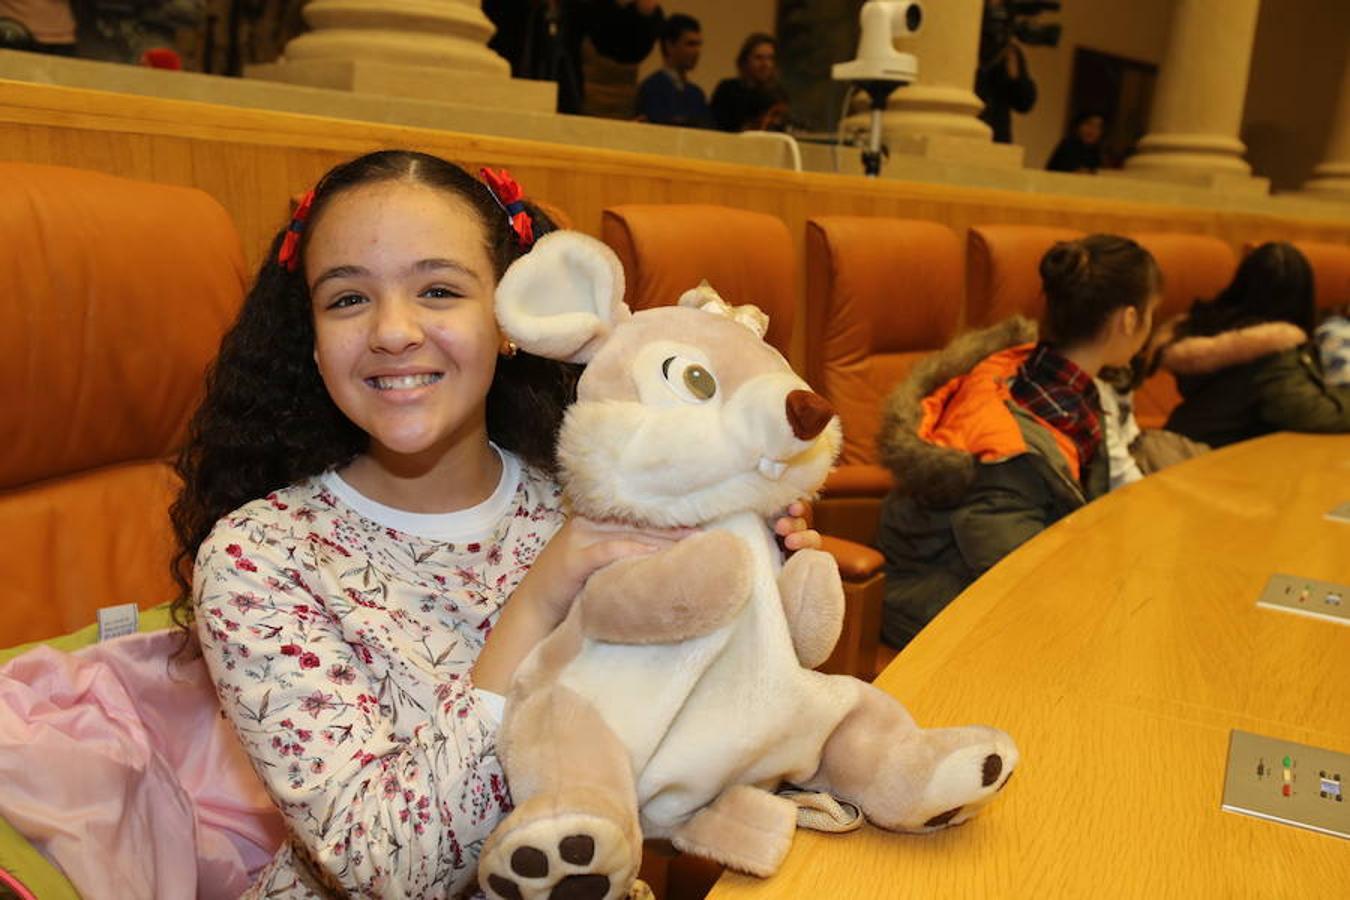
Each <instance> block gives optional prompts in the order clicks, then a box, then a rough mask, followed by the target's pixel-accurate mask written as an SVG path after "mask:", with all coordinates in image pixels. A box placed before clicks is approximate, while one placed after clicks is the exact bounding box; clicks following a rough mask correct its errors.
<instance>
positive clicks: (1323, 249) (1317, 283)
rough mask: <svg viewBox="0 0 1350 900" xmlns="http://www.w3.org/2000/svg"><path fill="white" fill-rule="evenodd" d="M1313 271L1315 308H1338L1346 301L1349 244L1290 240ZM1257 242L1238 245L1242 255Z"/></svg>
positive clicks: (1349, 277) (1349, 292) (1349, 283)
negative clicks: (1306, 259) (1242, 245)
mask: <svg viewBox="0 0 1350 900" xmlns="http://www.w3.org/2000/svg"><path fill="white" fill-rule="evenodd" d="M1293 243H1294V246H1295V247H1297V248H1298V249H1299V250H1300V251H1301V252H1302V253H1303V255H1304V256H1306V257H1307V258H1308V265H1310V266H1312V270H1313V287H1314V289H1315V290H1316V292H1317V308H1318V309H1322V310H1329V309H1340V308H1342V307H1345V306H1346V305H1347V304H1350V244H1330V243H1326V242H1324V241H1294V242H1293ZM1258 246H1259V244H1257V243H1256V242H1248V243H1247V244H1246V245H1245V246H1244V247H1243V248H1242V255H1243V256H1246V255H1247V254H1248V253H1251V252H1252V251H1253V250H1255V249H1256V248H1257V247H1258Z"/></svg>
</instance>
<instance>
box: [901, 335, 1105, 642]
mask: <svg viewBox="0 0 1350 900" xmlns="http://www.w3.org/2000/svg"><path fill="white" fill-rule="evenodd" d="M1035 340H1036V330H1035V326H1034V325H1033V324H1032V323H1031V322H1029V321H1027V320H1026V319H1022V318H1012V319H1009V320H1007V321H1006V322H1003V323H1001V324H999V325H995V326H994V327H992V328H988V329H985V330H983V331H978V332H973V333H971V334H968V335H964V336H963V337H961V338H958V339H957V340H956V341H954V342H953V343H952V344H951V345H950V346H948V347H947V348H946V349H945V350H943V351H941V352H939V353H935V354H933V355H932V356H930V357H928V358H927V359H925V360H924V361H923V362H921V363H920V364H919V365H918V366H916V367H915V369H914V371H913V372H912V373H911V374H910V376H909V377H908V378H906V379H905V381H904V382H902V383H901V384H900V386H899V387H897V388H896V389H895V391H894V392H893V393H892V394H891V396H890V398H889V399H888V400H887V403H886V411H885V419H884V421H883V424H882V431H881V436H880V439H879V440H880V445H881V454H882V459H883V460H884V462H885V463H886V465H887V466H889V467H890V469H891V470H892V471H893V472H894V473H895V477H896V484H897V485H898V487H897V488H896V490H895V491H894V492H892V494H891V495H890V496H889V497H887V498H886V500H885V502H884V503H883V505H882V512H881V526H880V530H879V532H878V538H877V541H878V544H877V545H878V547H879V549H880V550H881V551H882V553H883V554H884V555H885V557H886V605H885V613H884V620H883V627H882V632H883V635H884V637H885V638H886V641H887V642H888V643H891V644H893V645H895V646H898V647H899V646H904V645H905V644H906V643H907V642H908V641H909V640H910V638H912V637H914V635H915V634H917V633H918V631H919V629H921V628H922V627H923V626H924V625H926V624H928V622H930V621H931V620H932V619H933V617H934V616H936V615H937V614H938V613H939V612H941V611H942V610H943V609H944V608H945V607H946V606H947V604H948V603H950V602H951V601H952V600H953V599H955V597H956V595H957V594H959V593H961V591H963V590H965V589H966V588H967V587H968V586H969V585H970V584H971V583H972V582H974V581H975V579H976V578H978V577H980V575H981V574H983V573H984V572H985V571H986V570H987V569H989V568H990V567H991V566H993V565H994V564H995V563H997V562H998V561H999V560H1001V559H1002V558H1003V557H1005V556H1007V555H1008V554H1009V553H1011V552H1012V551H1013V550H1015V549H1017V548H1018V547H1019V546H1021V545H1022V544H1023V543H1025V542H1026V541H1028V540H1030V539H1031V538H1033V537H1035V536H1036V535H1037V534H1039V533H1040V532H1041V531H1043V530H1044V529H1045V528H1047V527H1049V526H1050V525H1051V524H1053V523H1054V522H1056V521H1058V520H1059V519H1061V518H1063V517H1064V516H1066V515H1068V514H1069V513H1071V512H1073V511H1074V510H1075V509H1078V508H1079V507H1080V506H1083V505H1084V504H1085V503H1087V502H1088V501H1089V500H1091V499H1093V498H1095V497H1098V496H1100V495H1101V494H1104V493H1106V491H1107V489H1108V487H1109V473H1108V468H1107V454H1106V451H1105V448H1104V447H1103V448H1102V450H1101V451H1100V452H1098V453H1097V454H1096V455H1095V456H1094V457H1093V459H1092V461H1091V462H1090V463H1089V465H1088V467H1087V470H1086V472H1082V473H1080V472H1079V471H1078V459H1077V451H1076V449H1074V447H1073V442H1072V441H1071V440H1070V439H1069V438H1068V437H1067V436H1066V435H1063V434H1061V433H1059V432H1058V431H1056V430H1055V429H1053V428H1051V427H1050V426H1049V425H1047V424H1046V423H1045V422H1043V421H1041V420H1039V419H1037V418H1036V417H1035V416H1033V415H1032V414H1031V413H1029V412H1027V411H1026V410H1024V409H1022V408H1021V407H1020V406H1018V405H1017V404H1016V403H1014V402H1013V401H1012V399H1011V396H1010V394H1009V391H1008V381H1009V380H1010V379H1011V378H1012V376H1013V375H1014V374H1016V372H1017V368H1018V366H1020V365H1021V363H1022V361H1023V360H1025V359H1026V357H1027V355H1028V354H1029V353H1030V352H1031V350H1032V349H1033V347H1034V342H1035ZM938 433H940V434H941V438H940V441H941V442H940V443H939V442H938V441H939V439H938V437H937V434H938ZM1080 476H1081V477H1080Z"/></svg>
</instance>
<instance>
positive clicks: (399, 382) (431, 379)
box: [370, 373, 441, 391]
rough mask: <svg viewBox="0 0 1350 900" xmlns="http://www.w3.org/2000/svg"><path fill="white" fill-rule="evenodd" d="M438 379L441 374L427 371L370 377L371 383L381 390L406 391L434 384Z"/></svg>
mask: <svg viewBox="0 0 1350 900" xmlns="http://www.w3.org/2000/svg"><path fill="white" fill-rule="evenodd" d="M440 380H441V376H440V375H439V374H436V373H427V374H425V375H386V376H382V377H380V378H372V379H370V381H371V383H372V384H374V385H375V387H376V388H378V389H380V390H382V391H397V390H405V391H406V390H408V389H410V388H418V387H422V386H424V385H428V384H435V383H436V382H438V381H440Z"/></svg>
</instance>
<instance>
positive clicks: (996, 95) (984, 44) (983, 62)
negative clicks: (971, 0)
mask: <svg viewBox="0 0 1350 900" xmlns="http://www.w3.org/2000/svg"><path fill="white" fill-rule="evenodd" d="M1004 2H1005V0H985V6H986V8H990V7H1002V6H1003V5H1004ZM987 20H988V16H986V21H987ZM975 93H976V95H977V96H979V98H980V99H981V100H983V101H984V109H983V110H982V111H981V112H980V119H981V120H982V121H983V122H985V123H986V124H988V125H989V127H990V128H992V129H993V130H994V140H995V141H996V142H998V143H1000V144H1011V143H1012V114H1013V113H1014V112H1019V113H1027V112H1031V108H1032V107H1033V106H1035V105H1036V82H1034V81H1032V80H1031V75H1030V74H1028V72H1027V59H1026V54H1024V53H1023V52H1022V48H1021V47H1020V46H1019V45H1018V44H1017V42H1016V41H1014V40H1011V39H1009V40H1007V41H1006V42H1004V43H1002V44H1001V45H1000V44H998V43H997V42H996V40H995V35H992V34H991V33H990V32H989V31H987V30H986V31H984V32H983V33H982V34H981V37H980V63H979V69H978V70H977V71H976V73H975Z"/></svg>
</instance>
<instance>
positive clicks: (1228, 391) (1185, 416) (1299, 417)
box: [1160, 243, 1350, 447]
mask: <svg viewBox="0 0 1350 900" xmlns="http://www.w3.org/2000/svg"><path fill="white" fill-rule="evenodd" d="M1316 324H1317V304H1316V301H1315V299H1314V292H1313V272H1312V267H1311V266H1309V265H1308V260H1307V259H1305V258H1304V256H1303V254H1302V253H1300V252H1299V250H1298V248H1297V247H1295V246H1294V245H1293V244H1285V243H1271V244H1263V245H1261V246H1260V247H1257V248H1256V249H1255V250H1253V251H1252V252H1251V253H1250V254H1248V256H1247V258H1246V259H1244V260H1243V261H1242V263H1241V265H1239V266H1238V270H1237V274H1236V275H1234V276H1233V281H1232V283H1231V284H1229V285H1228V287H1227V288H1225V289H1224V290H1223V292H1222V293H1220V294H1219V295H1218V296H1217V297H1215V298H1214V299H1213V300H1208V301H1198V302H1196V303H1195V304H1194V305H1193V306H1192V307H1191V311H1190V312H1189V313H1188V314H1187V315H1186V316H1185V317H1184V318H1182V319H1181V320H1180V321H1178V322H1174V323H1170V325H1169V326H1168V327H1169V328H1170V329H1171V332H1172V337H1171V342H1170V343H1169V344H1167V345H1166V346H1165V347H1164V349H1163V350H1162V353H1161V357H1160V361H1161V364H1162V366H1163V368H1165V369H1167V370H1168V371H1170V372H1171V373H1172V374H1173V375H1175V376H1176V379H1177V390H1178V391H1179V392H1180V393H1181V404H1180V405H1179V406H1177V407H1176V408H1175V409H1174V410H1172V415H1171V417H1170V418H1169V419H1168V420H1167V429H1168V430H1169V431H1175V432H1178V433H1180V434H1183V435H1185V436H1186V437H1188V438H1190V439H1192V440H1195V441H1201V442H1203V443H1206V444H1209V445H1210V446H1211V447H1222V446H1225V445H1226V444H1231V443H1234V442H1236V441H1241V440H1246V439H1248V438H1253V437H1258V436H1260V435H1263V434H1269V433H1270V432H1273V431H1308V432H1324V433H1344V432H1350V387H1345V386H1335V385H1332V384H1329V383H1328V381H1327V377H1326V373H1325V371H1324V370H1323V368H1322V365H1323V364H1322V359H1321V356H1320V354H1319V353H1318V350H1317V347H1316V345H1315V344H1314V343H1313V342H1312V334H1313V329H1314V328H1315V326H1316Z"/></svg>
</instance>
